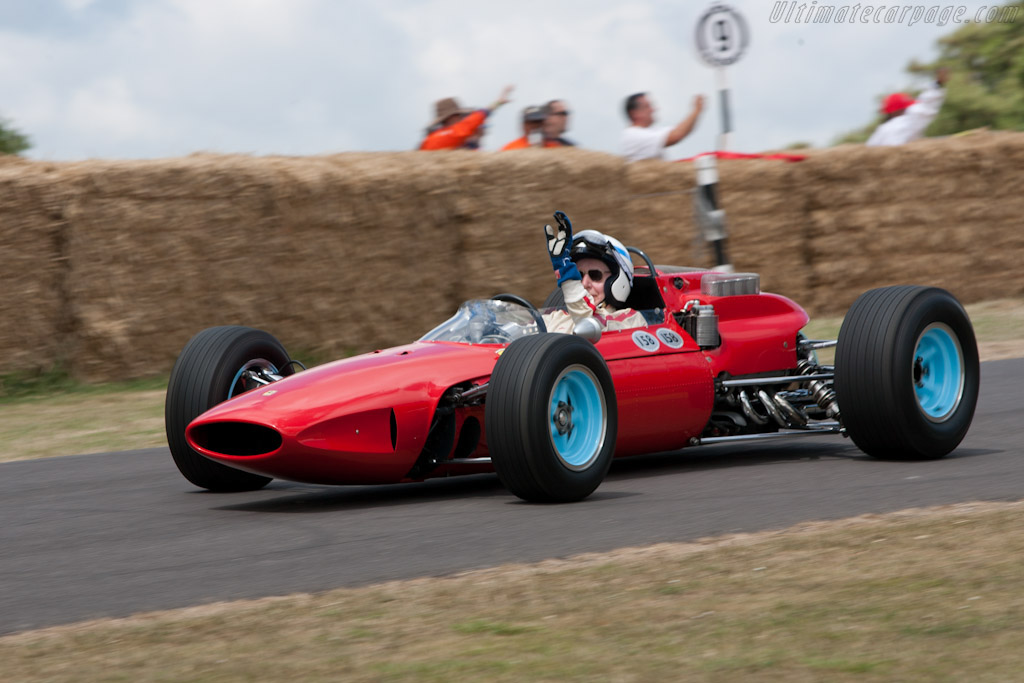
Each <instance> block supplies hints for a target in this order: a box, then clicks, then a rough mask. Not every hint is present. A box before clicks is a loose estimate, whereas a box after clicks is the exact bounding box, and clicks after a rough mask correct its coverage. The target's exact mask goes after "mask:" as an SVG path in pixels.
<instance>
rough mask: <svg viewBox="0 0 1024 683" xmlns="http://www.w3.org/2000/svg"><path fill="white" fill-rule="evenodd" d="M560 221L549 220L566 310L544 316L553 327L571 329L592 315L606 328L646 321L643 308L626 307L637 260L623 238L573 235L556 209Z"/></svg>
mask: <svg viewBox="0 0 1024 683" xmlns="http://www.w3.org/2000/svg"><path fill="white" fill-rule="evenodd" d="M555 221H556V222H557V223H558V226H557V227H552V226H550V225H545V226H544V233H545V235H547V238H548V255H549V256H550V257H551V265H552V266H554V269H555V272H556V273H557V275H558V285H559V287H561V288H562V295H563V296H564V297H565V308H566V311H554V312H552V313H548V314H546V315H545V316H544V323H545V324H546V325H547V328H548V332H564V333H572V331H573V329H574V328H575V325H576V322H577V321H579V320H582V319H583V318H590V317H593V318H594V319H596V320H597V321H598V322H599V323H601V327H603V328H604V329H606V330H623V329H627V328H630V327H643V326H644V325H646V324H647V321H646V320H645V319H644V317H643V315H641V314H640V313H639V312H638V311H634V310H633V309H632V308H626V303H625V302H626V299H627V298H628V297H629V293H630V291H632V289H633V262H632V261H631V260H630V258H629V252H627V251H626V248H625V247H624V246H622V242H619V240H617V239H615V238H614V237H610V236H608V235H605V234H603V233H600V232H598V231H597V230H584V231H583V232H581V233H579V234H578V235H576V237H575V238H574V237H573V234H572V223H570V222H569V217H568V216H566V215H565V214H564V213H562V212H561V211H556V212H555Z"/></svg>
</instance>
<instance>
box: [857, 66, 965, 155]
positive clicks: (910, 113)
mask: <svg viewBox="0 0 1024 683" xmlns="http://www.w3.org/2000/svg"><path fill="white" fill-rule="evenodd" d="M948 78H949V70H948V69H946V68H945V67H943V68H941V69H939V70H938V71H937V72H936V74H935V82H934V83H933V84H932V85H930V86H929V87H928V88H926V89H925V90H924V92H922V93H921V94H920V95H918V96H917V99H916V100H915V99H913V98H911V97H908V96H907V95H905V94H904V93H901V92H898V93H893V94H892V95H889V96H888V97H886V98H885V101H884V102H882V114H883V115H884V116H885V120H884V121H883V122H882V123H881V125H879V126H878V128H876V129H875V132H874V133H872V134H871V137H869V138H868V141H867V143H866V144H867V145H869V146H871V147H884V146H893V145H902V144H906V143H908V142H911V141H913V140H917V139H918V138H920V137H921V136H922V135H924V129H925V128H927V127H928V124H930V123H931V122H932V121H934V120H935V117H936V116H938V115H939V110H940V109H941V108H942V102H943V101H944V100H945V99H946V90H945V85H946V80H947V79H948Z"/></svg>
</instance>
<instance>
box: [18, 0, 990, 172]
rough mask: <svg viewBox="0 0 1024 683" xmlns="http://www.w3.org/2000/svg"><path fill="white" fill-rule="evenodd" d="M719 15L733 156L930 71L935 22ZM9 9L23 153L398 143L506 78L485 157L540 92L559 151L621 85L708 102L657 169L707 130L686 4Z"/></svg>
mask: <svg viewBox="0 0 1024 683" xmlns="http://www.w3.org/2000/svg"><path fill="white" fill-rule="evenodd" d="M0 1H2V0H0ZM709 4H710V3H709ZM733 4H734V6H736V7H737V8H738V9H739V10H740V11H741V12H743V14H744V15H745V16H746V19H747V23H748V24H749V26H750V30H751V33H752V42H751V44H750V47H749V50H748V52H747V54H746V55H745V56H744V57H743V58H742V59H741V60H740V61H739V62H738V63H737V64H736V65H735V66H733V67H730V68H729V70H728V73H729V82H730V87H731V95H732V102H733V105H734V111H733V119H734V124H735V128H736V131H735V133H734V135H733V145H732V146H733V148H734V149H738V150H741V151H759V150H763V149H769V148H775V147H779V146H783V145H785V144H787V143H790V142H794V141H797V140H808V141H810V142H813V143H816V144H827V143H829V142H830V141H831V140H832V139H833V138H834V137H835V136H837V135H838V134H840V133H842V132H845V131H847V130H850V129H852V128H855V127H858V126H861V125H863V124H865V123H866V122H867V121H868V120H869V119H870V117H871V115H872V111H873V109H874V107H875V104H876V103H875V99H874V98H875V97H877V96H878V95H880V94H882V93H883V92H885V91H887V90H892V89H896V88H903V87H905V86H907V85H910V84H911V80H910V78H909V77H908V76H906V74H904V73H903V68H904V66H905V65H906V63H907V62H908V61H909V60H910V59H911V58H915V57H916V58H918V59H922V60H928V59H930V58H932V57H933V56H934V54H935V52H934V48H933V44H934V41H935V39H936V38H937V37H939V36H941V35H944V34H948V33H950V32H951V31H952V30H953V29H954V28H955V27H954V26H952V25H950V26H946V27H941V28H940V27H937V26H935V25H927V24H923V23H921V24H918V25H916V26H913V27H909V26H906V25H885V24H877V25H876V24H867V25H862V24H842V25H823V24H785V23H781V22H780V23H772V22H770V21H769V14H770V12H771V8H772V4H773V3H771V2H764V0H736V1H735V2H733ZM836 4H841V3H836ZM981 5H982V3H970V4H969V5H968V6H969V7H970V8H976V7H977V6H981ZM36 7H38V9H35V10H33V9H32V8H36ZM19 8H20V11H21V14H22V15H25V16H23V17H22V19H21V20H20V22H15V21H13V20H12V21H9V22H7V28H6V29H5V30H3V31H0V87H2V88H3V92H4V101H3V102H0V115H2V116H5V117H7V118H9V119H11V120H13V122H14V123H15V125H16V127H17V128H18V129H19V130H22V131H24V132H26V133H27V134H29V135H30V136H31V138H32V139H33V141H34V143H35V147H34V149H33V150H32V151H31V152H30V154H31V155H32V156H36V157H38V158H56V159H62V158H63V159H74V158H82V157H85V156H104V157H146V156H178V155H185V154H188V153H190V152H192V151H194V150H197V149H205V150H211V151H223V152H252V153H260V154H274V153H286V154H317V153H324V152H335V151H342V150H345V149H359V150H363V149H385V150H386V149H410V148H412V147H413V146H415V145H416V144H417V143H418V141H419V139H420V136H421V134H422V129H423V127H424V126H425V124H426V123H427V122H428V121H429V119H430V116H431V112H432V107H433V102H434V101H435V100H437V99H439V98H441V97H446V96H456V97H458V98H460V100H461V101H463V102H464V103H465V104H467V105H478V106H485V105H487V104H489V103H490V102H491V101H492V100H493V99H494V97H496V96H497V94H498V93H499V91H500V90H501V88H502V86H504V85H505V84H506V83H514V84H515V85H516V91H515V95H514V102H513V104H512V105H511V106H509V107H507V108H505V109H502V110H500V111H499V112H497V113H496V114H495V116H494V117H493V119H492V121H491V129H490V133H489V135H488V138H487V139H486V141H485V148H488V149H495V148H497V147H500V146H501V145H502V144H504V143H505V142H507V141H508V140H511V139H513V138H515V137H518V135H519V134H520V132H519V122H518V112H519V111H520V110H521V108H522V107H523V106H525V105H527V104H540V103H543V102H545V101H547V100H548V99H551V98H555V97H558V98H564V99H566V100H567V101H568V103H569V106H570V107H571V109H572V111H573V117H572V120H571V129H570V137H572V138H574V139H577V140H578V141H579V142H581V143H582V144H583V145H584V146H586V147H589V148H593V149H601V150H606V151H612V152H614V151H615V150H616V149H617V146H618V136H619V134H620V131H621V129H622V128H623V126H624V118H623V115H622V112H621V106H622V100H623V98H624V97H625V96H626V95H627V94H629V93H631V92H636V91H640V90H645V91H650V92H651V93H652V97H653V99H654V102H655V104H656V106H658V108H659V116H660V120H661V121H662V122H663V123H667V124H670V123H675V122H677V121H678V120H680V119H682V118H683V117H684V116H686V114H687V113H688V111H689V109H690V106H691V104H692V100H693V97H694V95H695V94H697V93H703V94H704V95H706V96H707V98H708V107H707V110H706V112H705V114H704V116H703V117H702V120H701V121H700V123H699V125H698V128H697V130H696V131H695V132H694V134H693V135H692V136H690V137H689V138H687V139H686V140H684V141H683V142H682V143H680V144H679V145H677V146H676V147H674V148H672V149H671V150H670V157H672V158H679V157H683V156H689V155H692V154H695V153H697V152H701V151H705V150H707V149H711V148H713V147H714V146H715V141H716V137H717V134H718V132H719V126H720V122H719V121H720V111H719V108H718V99H717V92H716V91H717V84H716V80H715V74H714V72H713V70H711V69H709V68H707V67H705V66H703V65H701V64H700V63H699V62H698V60H697V58H696V53H695V50H694V46H693V32H694V27H695V24H696V21H697V18H698V17H699V15H700V14H701V13H702V12H703V10H704V9H706V5H705V4H703V3H679V2H677V1H676V0H646V1H641V0H637V1H635V2H631V3H628V4H622V3H620V2H615V1H613V0H592V1H591V2H579V1H575V0H546V1H541V0H522V1H521V2H518V3H516V4H515V5H511V4H506V3H478V4H477V5H474V6H472V7H467V5H466V4H465V2H464V1H462V0H459V1H456V0H391V1H389V2H379V3H372V4H371V3H367V2H359V1H356V0H343V1H341V2H332V1H331V0H216V1H215V2H210V1H208V0H121V2H119V3H98V2H92V1H90V0H59V2H50V3H49V4H45V3H40V4H39V5H38V6H37V5H35V4H31V5H19ZM26 8H28V9H26ZM33 11H34V12H35V14H31V12H33ZM971 13H972V14H973V9H972V12H971Z"/></svg>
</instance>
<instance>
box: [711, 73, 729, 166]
mask: <svg viewBox="0 0 1024 683" xmlns="http://www.w3.org/2000/svg"><path fill="white" fill-rule="evenodd" d="M715 72H716V75H717V77H718V104H719V106H720V107H721V109H722V134H721V136H719V138H718V149H720V150H723V151H724V150H726V149H728V148H729V133H731V132H732V112H731V111H730V109H729V81H728V78H727V77H726V72H725V67H724V66H720V67H718V68H717V69H715Z"/></svg>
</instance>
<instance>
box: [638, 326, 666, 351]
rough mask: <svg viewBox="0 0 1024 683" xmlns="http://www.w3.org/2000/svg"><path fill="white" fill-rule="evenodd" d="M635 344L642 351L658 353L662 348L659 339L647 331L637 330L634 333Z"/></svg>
mask: <svg viewBox="0 0 1024 683" xmlns="http://www.w3.org/2000/svg"><path fill="white" fill-rule="evenodd" d="M633 343H634V344H636V345H637V346H638V347H639V348H640V349H641V350H642V351H651V352H654V351H657V350H658V349H659V348H660V347H661V342H660V341H658V338H657V337H655V336H654V335H653V334H651V333H650V332H648V331H646V330H637V331H636V332H634V333H633Z"/></svg>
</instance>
